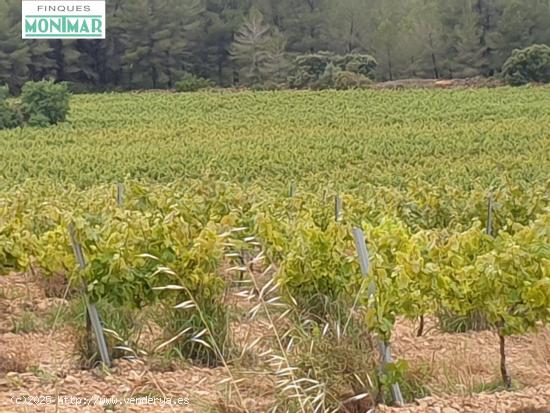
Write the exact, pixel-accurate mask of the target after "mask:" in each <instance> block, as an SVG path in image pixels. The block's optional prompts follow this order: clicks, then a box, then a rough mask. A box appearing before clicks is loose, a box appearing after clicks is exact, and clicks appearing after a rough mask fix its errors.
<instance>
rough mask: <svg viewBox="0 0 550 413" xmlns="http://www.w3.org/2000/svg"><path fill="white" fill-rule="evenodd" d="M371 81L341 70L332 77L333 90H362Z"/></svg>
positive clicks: (362, 76) (365, 77)
mask: <svg viewBox="0 0 550 413" xmlns="http://www.w3.org/2000/svg"><path fill="white" fill-rule="evenodd" d="M371 83H372V81H371V80H370V79H369V78H368V77H367V76H364V75H361V74H358V73H354V72H348V71H347V70H342V71H340V72H338V73H337V74H336V76H335V77H334V88H335V89H338V90H346V89H356V88H362V87H365V86H366V85H369V84H371Z"/></svg>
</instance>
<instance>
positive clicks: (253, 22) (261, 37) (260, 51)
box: [230, 7, 284, 87]
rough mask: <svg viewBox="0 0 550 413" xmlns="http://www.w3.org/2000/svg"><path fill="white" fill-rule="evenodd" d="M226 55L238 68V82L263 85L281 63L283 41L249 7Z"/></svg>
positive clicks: (259, 13) (256, 85) (256, 11)
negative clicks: (245, 17)
mask: <svg viewBox="0 0 550 413" xmlns="http://www.w3.org/2000/svg"><path fill="white" fill-rule="evenodd" d="M230 53H231V57H232V59H233V60H234V61H235V63H236V65H237V67H238V71H239V81H240V82H241V83H243V84H245V85H249V86H255V87H261V86H266V85H267V81H268V80H269V78H270V76H271V75H272V74H274V73H276V72H277V71H278V69H279V67H280V66H281V65H283V64H284V63H283V61H284V39H283V38H282V36H281V35H280V33H279V32H278V31H276V30H273V29H272V28H271V27H270V26H269V25H267V24H265V23H264V17H263V15H262V13H261V12H260V10H258V9H257V8H255V7H252V8H251V9H250V12H249V14H248V17H247V19H246V20H245V22H244V23H243V25H242V27H241V28H240V30H239V31H238V32H237V34H236V35H235V40H234V41H233V44H232V45H231V50H230Z"/></svg>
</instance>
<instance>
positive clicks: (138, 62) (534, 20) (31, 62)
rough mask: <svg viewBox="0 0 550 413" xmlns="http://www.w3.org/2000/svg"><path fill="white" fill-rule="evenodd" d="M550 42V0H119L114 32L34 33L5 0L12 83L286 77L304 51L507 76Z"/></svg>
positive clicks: (411, 71)
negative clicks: (534, 47) (91, 36)
mask: <svg viewBox="0 0 550 413" xmlns="http://www.w3.org/2000/svg"><path fill="white" fill-rule="evenodd" d="M535 43H537V44H550V0H255V1H253V0H107V39H106V40H22V39H21V1H20V0H0V84H2V83H5V84H8V85H9V86H10V88H11V89H12V91H17V90H18V89H20V88H21V86H22V85H23V84H24V83H25V82H26V81H28V80H40V79H43V78H52V79H55V80H59V81H61V80H62V81H70V82H74V83H76V84H78V85H81V86H83V87H89V88H91V89H102V88H120V89H126V88H165V87H173V86H175V84H176V83H177V82H178V81H179V80H181V79H182V78H184V77H185V76H186V74H187V75H188V74H189V73H192V74H194V75H196V76H200V77H203V78H206V79H210V80H211V81H213V82H215V83H216V84H218V85H220V86H235V85H246V86H254V85H262V84H263V83H266V82H268V83H270V84H273V83H278V82H286V81H287V79H288V78H289V76H291V75H292V73H291V69H292V68H293V67H294V62H295V61H296V58H297V57H300V56H301V55H305V54H309V53H318V52H320V51H327V52H331V53H333V54H336V55H338V56H345V55H350V54H352V55H362V56H366V55H370V56H373V57H374V58H375V59H376V62H377V63H378V64H377V67H376V72H375V76H376V78H377V79H379V80H392V79H397V78H414V77H427V78H451V77H470V76H475V75H485V76H491V75H494V74H496V73H498V72H499V71H500V70H501V67H502V65H503V63H504V62H505V60H506V59H507V58H508V57H509V56H510V54H511V53H512V51H513V50H514V49H519V48H524V47H527V46H530V45H531V44H535Z"/></svg>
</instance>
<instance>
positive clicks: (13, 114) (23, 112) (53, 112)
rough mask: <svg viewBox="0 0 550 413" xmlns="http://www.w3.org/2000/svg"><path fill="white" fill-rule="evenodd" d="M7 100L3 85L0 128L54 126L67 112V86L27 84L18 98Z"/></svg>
mask: <svg viewBox="0 0 550 413" xmlns="http://www.w3.org/2000/svg"><path fill="white" fill-rule="evenodd" d="M8 98H9V93H8V88H7V86H2V87H0V129H10V128H15V127H17V126H23V125H28V126H38V127H44V126H48V125H55V124H57V123H59V122H63V121H64V120H65V119H66V117H67V114H68V112H69V92H68V90H67V85H65V84H61V83H58V84H56V83H54V82H53V81H40V82H27V83H26V84H25V85H24V86H23V91H22V93H21V98H20V99H17V100H15V99H8Z"/></svg>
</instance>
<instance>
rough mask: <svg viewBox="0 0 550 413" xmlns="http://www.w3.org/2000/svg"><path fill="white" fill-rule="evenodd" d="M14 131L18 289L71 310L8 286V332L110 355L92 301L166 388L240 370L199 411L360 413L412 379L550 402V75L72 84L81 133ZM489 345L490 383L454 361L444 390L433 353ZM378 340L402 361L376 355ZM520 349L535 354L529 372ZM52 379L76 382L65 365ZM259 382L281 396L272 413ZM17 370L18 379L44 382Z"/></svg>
mask: <svg viewBox="0 0 550 413" xmlns="http://www.w3.org/2000/svg"><path fill="white" fill-rule="evenodd" d="M0 144H1V145H2V152H1V156H0V278H2V277H1V275H3V274H5V275H6V276H5V277H4V278H5V279H6V280H10V279H14V280H17V282H19V283H21V277H26V278H25V280H26V281H25V283H26V282H28V283H30V284H29V285H31V287H29V286H27V292H26V293H22V294H23V295H22V296H21V297H23V299H31V301H32V300H34V299H35V298H32V297H35V295H36V294H35V293H32V294H35V295H32V294H31V293H30V292H29V291H34V290H33V289H36V290H39V293H37V294H38V295H40V297H41V298H40V300H46V302H47V303H48V304H45V305H42V307H44V306H45V307H48V308H49V307H52V308H51V309H50V310H48V311H50V313H52V312H55V314H56V315H55V317H51V314H50V317H49V318H48V317H47V316H45V312H44V309H43V308H42V310H40V311H41V312H40V311H38V312H37V314H38V315H37V314H34V313H33V312H32V311H30V313H32V314H31V315H29V314H28V313H29V310H25V311H23V314H24V317H27V318H22V317H23V316H22V315H21V313H20V312H18V311H19V310H17V311H15V310H14V312H11V311H12V310H11V309H12V308H15V307H16V306H15V304H13V302H12V301H13V300H11V299H10V297H12V295H13V294H15V293H13V292H11V289H10V288H11V287H9V284H10V282H9V281H3V282H0V287H2V288H0V314H1V313H2V312H6V315H7V318H6V319H9V320H11V325H8V327H5V325H4V324H0V344H1V343H2V342H3V341H2V340H4V339H3V334H12V333H14V332H18V331H19V330H21V329H23V330H29V329H30V330H31V331H30V332H31V333H32V334H40V333H41V332H42V333H44V331H42V330H44V329H46V330H47V331H50V330H51V331H52V334H54V332H55V334H64V332H65V333H66V334H67V336H70V337H72V338H71V339H70V340H73V341H74V342H75V343H80V344H76V348H77V349H79V350H78V351H76V353H78V354H80V353H83V354H85V357H84V358H86V357H87V359H88V361H90V360H92V361H93V360H95V361H97V360H98V357H97V351H96V352H95V353H94V351H93V349H90V346H92V345H91V344H90V337H91V334H90V331H89V330H87V329H86V325H85V324H86V323H85V317H84V315H83V313H84V310H83V308H84V307H83V304H82V301H81V297H82V296H85V297H86V298H87V300H88V302H91V303H95V304H97V306H98V309H99V312H100V314H101V316H102V321H103V324H104V327H105V328H106V330H105V331H106V333H107V341H108V345H109V350H110V351H111V352H112V354H113V355H114V357H115V359H116V361H115V366H114V367H113V370H112V375H113V376H112V377H115V378H114V379H113V380H115V381H116V380H118V379H117V378H116V377H119V378H120V375H122V374H123V373H121V372H122V371H126V370H125V369H130V370H131V369H133V368H135V367H132V365H131V364H130V365H128V364H124V363H126V361H124V360H120V358H121V356H122V355H124V356H126V357H128V356H132V358H133V359H136V358H137V359H138V362H139V363H142V364H140V367H139V368H140V369H145V370H147V371H149V372H153V373H151V374H155V377H157V381H162V380H165V379H166V380H168V381H170V380H172V379H173V377H172V376H169V373H166V374H168V375H163V374H165V373H164V371H163V370H162V369H161V368H159V367H158V364H159V363H160V364H163V363H164V364H163V366H165V365H166V364H167V363H168V364H170V363H171V364H170V366H171V367H170V368H172V369H175V371H177V372H180V373H181V372H183V373H184V374H185V372H189V374H198V375H199V376H201V377H202V375H204V371H208V372H210V373H212V372H216V373H215V375H216V376H218V375H219V376H220V377H221V378H220V380H221V383H222V385H221V387H223V388H224V390H220V383H217V387H216V386H215V387H216V393H215V394H216V396H215V397H214V396H213V394H214V393H213V392H214V391H212V392H211V393H208V394H206V395H203V396H204V397H202V399H201V401H200V405H201V407H200V408H199V407H198V404H195V406H192V408H191V410H185V411H197V412H203V411H204V412H212V411H220V412H228V411H231V412H233V411H235V412H250V413H252V412H256V411H257V412H260V411H261V412H263V411H273V412H279V411H281V412H290V413H293V412H314V411H315V412H329V411H330V412H345V411H354V412H363V411H367V408H370V407H372V406H374V405H376V404H378V403H381V404H384V403H385V404H390V403H391V401H392V400H391V396H390V395H391V392H390V391H389V390H388V389H390V388H391V386H390V385H392V384H395V383H399V384H400V385H401V388H402V390H403V395H404V397H405V400H406V401H407V402H413V401H414V400H417V399H420V398H421V397H423V396H426V395H429V394H432V395H433V396H439V397H445V396H448V395H452V396H453V397H462V396H464V394H466V393H468V394H472V393H476V392H478V391H482V390H484V389H486V388H487V387H491V386H493V385H495V383H497V384H496V385H495V387H496V388H497V389H500V390H502V389H506V390H513V389H516V390H517V389H521V388H523V387H525V388H526V389H525V391H526V392H527V393H529V392H530V391H535V390H532V389H533V388H534V386H536V385H540V386H542V387H541V388H542V390H541V391H540V394H542V396H540V398H539V399H540V400H539V399H536V400H538V401H541V400H542V402H541V403H543V404H544V403H548V405H550V377H549V376H548V375H547V374H546V373H544V371H545V364H544V363H548V364H546V367H547V366H548V365H550V348H549V347H548V343H547V342H545V339H541V338H540V337H546V338H548V337H549V336H550V331H549V330H548V328H549V327H548V326H547V324H548V322H549V321H550V88H548V87H521V88H509V87H502V88H496V89H456V90H421V89H418V90H402V91H401V90H399V91H393V90H380V91H374V90H362V91H359V90H357V91H345V92H344V91H322V92H314V91H307V92H306V91H277V92H249V91H241V92H230V91H224V92H222V91H209V92H200V93H166V92H147V93H120V94H115V93H112V94H97V95H75V96H72V97H71V111H70V115H69V117H68V121H67V122H65V123H62V124H59V125H57V126H52V127H47V128H25V129H12V130H6V131H0ZM70 225H73V226H74V228H75V230H76V236H77V238H78V240H79V242H80V243H81V245H82V249H83V252H84V255H85V257H86V260H87V265H86V266H85V268H84V269H80V268H79V266H78V265H77V260H76V258H75V254H74V250H73V247H72V246H71V239H70V236H69V232H68V227H69V226H70ZM354 228H361V229H362V230H363V231H364V236H365V241H366V245H367V247H368V253H369V256H370V260H369V268H368V274H367V276H366V277H364V276H362V273H361V268H360V265H359V261H358V256H357V252H356V244H355V240H354V237H353V229H354ZM10 277H11V278H10ZM83 283H84V285H85V288H84V289H82V288H81V286H82V285H83ZM6 286H7V287H6ZM372 286H375V287H376V293H375V294H374V295H372V296H371V293H372V291H371V288H372ZM18 291H19V290H18ZM17 294H19V293H17ZM31 295H32V297H31ZM21 297H20V298H21ZM29 297H30V298H29ZM48 300H53V301H51V302H50V301H48ZM3 303H4V304H3ZM6 303H7V304H6ZM54 303H55V305H54ZM25 308H27V307H25ZM30 308H34V307H32V306H31V307H30ZM29 317H30V318H31V319H32V320H36V322H33V323H34V324H32V323H31V324H32V326H34V327H33V328H30V327H29V321H28V319H29ZM42 318H43V319H45V320H49V321H44V322H42V324H40V323H39V322H38V321H37V320H38V319H42ZM22 320H26V321H25V322H23V321H22ZM44 323H46V324H47V326H48V327H47V328H46V327H44ZM48 323H49V324H48ZM38 324H40V325H41V327H40V328H39V327H37V325H38ZM21 326H23V327H21ZM428 326H429V328H428ZM3 328H5V330H3ZM40 329H42V330H40ZM405 330H406V334H404V333H403V331H405ZM413 330H414V331H413ZM243 331H244V333H243ZM415 335H416V336H418V337H414V336H415ZM50 337H52V336H50ZM478 337H481V338H480V339H479V340H480V342H481V341H483V343H484V344H483V345H484V346H485V347H486V348H485V349H484V350H483V351H481V350H480V353H483V354H489V353H490V351H488V350H486V349H487V348H491V349H494V351H493V350H491V351H493V353H490V354H493V356H494V358H493V356H487V357H486V360H484V362H487V361H488V360H490V361H491V363H492V367H488V369H489V372H483V373H479V375H478V376H476V375H475V374H473V373H472V374H471V377H470V376H469V377H468V379H467V380H463V381H462V382H458V381H452V380H449V377H451V376H452V375H453V369H452V368H451V369H450V371H447V370H445V372H446V373H444V375H445V380H447V381H446V382H448V383H450V384H448V385H447V387H446V388H443V387H442V385H441V382H442V375H441V374H440V373H436V371H439V370H438V369H444V368H443V367H441V366H442V365H437V366H435V364H434V363H436V361H435V360H436V359H438V357H436V356H435V354H436V353H435V352H436V350H433V351H434V356H433V357H432V360H431V361H430V360H429V359H430V357H427V356H425V355H424V357H422V354H420V353H422V350H421V348H422V346H425V347H426V348H430V349H432V348H436V347H437V343H439V342H437V343H435V341H436V340H441V342H442V343H443V344H441V346H442V347H444V346H445V345H447V346H449V345H457V346H459V344H457V343H459V342H460V341H461V340H463V341H465V342H468V343H470V342H475V340H476V339H477V338H478ZM374 338H376V340H380V341H382V342H385V343H391V344H392V346H395V348H397V349H398V351H397V355H396V360H395V362H390V363H389V364H382V367H381V368H380V369H379V368H378V367H377V366H378V360H379V357H378V356H379V355H378V354H377V351H378V350H377V348H376V346H375V345H373V344H372V343H373V339H374ZM6 340H8V339H6ZM86 340H88V341H86ZM401 340H409V341H407V343H410V344H407V345H405V344H404V342H403V341H401ZM414 340H417V341H414ZM491 340H493V341H492V342H491ZM522 340H523V341H522ZM54 341H55V340H54ZM62 341H63V340H61V342H62ZM52 342H53V341H52ZM84 342H87V343H88V344H87V345H88V347H87V349H84V350H83V348H82V347H83V345H82V343H84ZM540 342H542V344H538V343H540ZM418 343H422V345H420V344H418ZM488 343H491V344H488ZM522 343H523V344H522ZM507 344H508V345H509V346H511V348H512V350H513V352H512V356H511V361H510V359H509V360H508V364H507V361H506V354H507V351H510V350H509V348H508V349H507V347H506V346H507ZM58 345H59V346H60V347H61V348H62V350H60V351H61V352H67V354H68V355H67V360H72V357H73V358H74V357H75V351H73V350H68V349H66V348H65V345H64V344H59V343H58ZM79 345H80V347H78V346H79ZM522 345H525V346H527V347H529V346H532V347H533V348H536V349H537V356H536V357H535V356H534V355H531V358H530V359H529V360H527V361H525V360H523V361H521V362H517V360H519V358H518V357H517V353H518V352H519V351H520V350H518V349H520V348H521V346H522ZM415 346H417V347H418V348H419V350H418V351H419V357H420V359H422V363H420V362H418V360H416V361H415V357H414V356H415V355H414V354H411V353H412V352H411V351H410V349H411V348H417V347H415ZM92 347H93V346H92ZM529 348H531V347H529ZM430 351H432V350H430ZM69 353H70V355H69ZM400 355H404V356H405V357H404V358H405V360H400ZM8 356H9V355H8ZM8 356H2V355H1V354H0V365H1V364H2V362H5V363H6V365H8V364H7V361H6V360H7V359H6V357H8ZM2 357H4V358H2ZM13 357H14V358H15V359H17V354H15V355H14V356H13ZM94 357H95V358H94ZM537 357H538V358H537ZM81 358H82V357H81ZM541 360H542V361H541ZM12 361H13V360H12ZM10 362H11V361H10ZM81 362H82V360H80V362H78V363H81ZM444 362H445V360H444V358H443V359H442V360H440V361H439V363H444ZM52 363H53V362H52ZM56 363H57V364H56ZM78 363H77V362H74V363H73V364H72V365H71V366H70V367H69V371H70V372H71V371H72V372H73V373H74V374H77V375H80V376H79V377H81V380H83V381H86V380H88V379H90V376H87V377H88V379H85V378H82V374H87V373H82V370H81V369H80V368H77V364H78ZM121 363H122V364H121ZM174 363H180V364H177V367H173V365H174ZM423 363H424V364H423ZM430 363H431V364H430ZM521 363H523V364H521ZM61 364H62V363H61ZM457 364H460V363H457ZM78 365H79V366H81V365H80V364H78ZM92 365H93V363H92ZM520 365H523V366H524V367H525V366H530V367H528V368H530V369H531V370H532V371H533V372H535V373H534V374H535V376H534V377H532V378H530V379H526V377H527V376H526V374H525V371H523V372H522V371H521V369H520V367H518V366H520ZM144 366H145V367H144ZM426 366H427V367H426ZM88 367H90V366H88ZM165 367H166V366H165ZM493 367H494V369H492V368H493ZM40 368H41V369H42V367H40ZM44 368H45V369H50V370H48V374H49V375H50V376H51V377H54V378H52V379H51V380H52V382H55V383H58V381H57V379H56V377H57V378H60V377H61V376H60V369H61V366H60V365H58V362H55V363H53V365H51V363H50V364H48V365H47V366H46V367H44ZM445 368H446V367H445ZM458 368H459V367H456V366H455V369H458ZM63 369H65V367H63ZM117 369H118V370H117ZM21 370H23V371H27V370H28V368H27V369H26V370H25V368H21ZM35 370H36V369H35ZM518 370H520V371H518ZM250 371H254V372H257V373H258V377H261V378H260V379H258V380H259V381H260V382H261V386H262V388H264V390H265V389H267V390H265V392H264V396H262V402H261V403H260V402H258V403H256V404H255V405H254V406H255V407H250V403H249V402H248V400H249V399H254V398H255V397H256V394H255V393H254V391H253V390H251V389H253V388H254V384H253V383H251V382H250V380H254V377H251V376H250ZM75 372H77V373H75ZM260 372H261V373H260ZM541 372H542V373H541ZM20 373H21V372H20ZM210 373H208V374H210ZM470 373H471V372H470ZM470 373H468V374H470ZM2 374H5V375H6V377H8V375H9V374H12V372H11V371H10V370H5V371H3V369H2V367H1V366H0V378H1V377H2V376H1V375H2ZM90 374H92V373H90ZM208 374H207V376H208ZM461 374H462V373H461ZM464 374H465V373H464ZM117 375H119V376H117ZM9 377H12V376H9ZM48 377H49V376H48ZM208 377H209V376H208ZM18 380H19V381H17V384H14V383H16V381H14V380H11V379H10V380H8V381H6V383H7V384H5V385H6V386H8V390H10V391H14V390H13V389H15V387H17V386H19V387H18V392H20V393H21V392H25V391H28V390H29V387H28V386H30V384H28V383H25V382H24V378H20V379H18ZM21 380H23V382H21ZM90 380H91V379H90ZM94 380H95V379H94ZM201 380H202V379H201ZM204 380H206V382H208V378H205V379H204ZM453 380H454V379H453ZM537 380H538V381H537ZM466 381H468V383H469V384H468V385H465V384H464V383H465V382H466ZM199 382H201V383H202V382H203V381H200V380H199ZM21 383H23V384H21ZM102 383H103V384H105V383H104V382H102ZM266 383H267V384H266ZM436 383H439V384H436ZM50 384H51V383H50ZM148 384H150V385H151V386H152V384H151V383H148ZM195 384H196V383H195ZM10 386H11V387H10ZM155 386H157V387H158V386H159V385H158V383H157V384H155ZM166 386H167V387H166V388H164V387H163V389H164V390H166V392H167V393H170V392H171V391H173V388H172V387H170V386H169V385H168V384H167V385H166ZM193 386H194V385H192V386H191V387H193ZM468 386H469V387H468ZM161 387H162V386H161ZM42 389H43V388H42ZM104 389H105V387H104ZM8 390H5V389H4V390H3V388H2V382H1V381H0V410H1V409H2V407H3V405H2V402H3V400H2V397H3V396H5V395H6V394H7V392H8ZM134 390H135V389H134ZM134 390H133V391H134ZM157 390H158V388H157V389H156V390H154V391H157ZM3 391H4V393H5V394H3V393H2V392H3ZM102 391H104V392H111V394H110V395H115V393H116V392H115V391H114V390H112V389H108V390H102ZM117 391H119V390H117ZM537 391H538V390H537ZM537 394H538V393H537ZM116 395H119V396H120V391H119V393H116ZM125 395H127V394H126V393H125ZM190 397H191V399H192V402H193V395H190ZM220 399H223V403H222V402H220ZM538 401H537V403H535V404H534V405H537V406H538V405H540V404H541V403H539V402H538ZM220 403H221V404H220ZM349 403H352V404H353V405H354V407H353V408H354V409H355V410H346V409H348V408H349V406H350V405H349ZM442 403H443V404H442V405H441V406H442V407H444V406H445V404H444V402H442ZM191 405H193V403H191ZM220 405H222V407H220ZM6 406H7V404H6ZM214 406H218V407H217V408H219V409H218V410H215V407H214ZM346 406H347V407H346ZM514 406H516V407H518V408H519V407H527V406H528V405H525V406H524V405H523V404H521V403H520V404H517V403H516V404H515V405H514ZM212 409H214V410H212ZM361 409H363V410H361ZM388 409H389V408H388ZM93 411H95V410H93ZM98 411H99V410H98ZM136 411H141V410H136ZM144 411H145V410H144ZM411 411H420V410H414V409H413V410H411ZM463 411H465V412H467V411H472V412H473V411H485V410H479V409H478V408H477V407H476V408H475V409H474V408H472V410H468V409H466V408H465V409H464V410H463ZM489 411H490V410H487V412H489ZM498 411H499V412H500V411H502V412H510V413H512V412H516V410H505V409H504V410H498ZM517 412H519V410H517Z"/></svg>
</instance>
